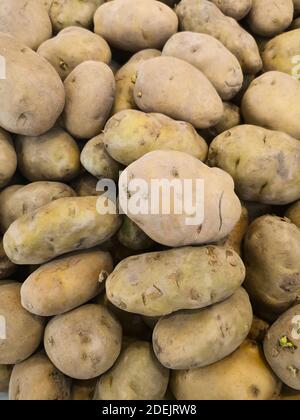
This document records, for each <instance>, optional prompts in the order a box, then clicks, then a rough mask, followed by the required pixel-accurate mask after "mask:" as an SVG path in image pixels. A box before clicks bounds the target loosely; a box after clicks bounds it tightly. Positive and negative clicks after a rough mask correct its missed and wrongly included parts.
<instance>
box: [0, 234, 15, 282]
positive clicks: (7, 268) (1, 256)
mask: <svg viewBox="0 0 300 420" xmlns="http://www.w3.org/2000/svg"><path fill="white" fill-rule="evenodd" d="M16 268H17V267H16V266H15V264H14V263H13V262H12V261H10V259H9V258H8V256H7V255H6V254H5V252H4V248H3V240H2V238H1V237H0V280H3V279H6V278H9V276H11V275H12V274H13V273H14V272H15V271H16Z"/></svg>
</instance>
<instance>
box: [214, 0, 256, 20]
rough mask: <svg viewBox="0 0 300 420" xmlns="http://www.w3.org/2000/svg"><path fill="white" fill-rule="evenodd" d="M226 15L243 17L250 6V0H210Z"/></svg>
mask: <svg viewBox="0 0 300 420" xmlns="http://www.w3.org/2000/svg"><path fill="white" fill-rule="evenodd" d="M211 1H212V3H214V4H215V5H216V6H218V8H219V9H220V10H221V11H222V12H223V13H224V15H226V16H230V17H232V18H233V19H235V20H241V19H243V18H244V17H245V16H246V15H247V14H248V13H249V11H250V9H251V7H252V0H239V1H236V0H211Z"/></svg>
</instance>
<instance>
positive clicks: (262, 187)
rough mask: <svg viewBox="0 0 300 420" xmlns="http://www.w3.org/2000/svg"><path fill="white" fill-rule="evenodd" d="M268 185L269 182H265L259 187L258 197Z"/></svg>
mask: <svg viewBox="0 0 300 420" xmlns="http://www.w3.org/2000/svg"><path fill="white" fill-rule="evenodd" d="M268 184H269V182H268V181H267V182H265V183H264V184H263V185H262V186H261V187H260V190H259V195H260V194H262V193H263V190H264V189H265V188H266V187H267V186H268Z"/></svg>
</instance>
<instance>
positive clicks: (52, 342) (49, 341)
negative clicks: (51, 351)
mask: <svg viewBox="0 0 300 420" xmlns="http://www.w3.org/2000/svg"><path fill="white" fill-rule="evenodd" d="M47 341H48V344H50V346H54V343H55V341H54V338H53V337H49V338H48V340H47Z"/></svg>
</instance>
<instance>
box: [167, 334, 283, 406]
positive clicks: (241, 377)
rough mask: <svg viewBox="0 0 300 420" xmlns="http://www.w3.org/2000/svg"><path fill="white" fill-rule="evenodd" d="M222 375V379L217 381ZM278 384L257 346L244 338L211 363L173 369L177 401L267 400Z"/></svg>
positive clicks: (172, 379) (277, 389)
mask: <svg viewBox="0 0 300 420" xmlns="http://www.w3.org/2000/svg"><path fill="white" fill-rule="evenodd" d="M220 378H222V380H220ZM279 390H280V384H279V382H278V380H277V378H276V377H275V375H274V374H273V373H272V371H271V370H270V369H269V367H268V366H267V364H266V362H265V360H264V358H263V357H262V355H261V351H260V348H259V346H258V345H257V344H256V343H255V342H253V341H248V340H246V341H245V342H244V343H243V344H242V345H241V347H240V348H239V349H238V350H236V351H235V352H234V353H233V354H232V355H230V356H228V357H226V358H225V359H223V360H221V361H220V362H217V363H215V364H213V365H211V366H208V367H204V368H198V369H189V370H181V371H176V372H173V375H172V377H171V391H172V392H173V394H174V395H175V397H176V399H177V400H242V401H243V400H253V401H256V400H259V401H260V400H270V399H273V398H274V397H276V396H277V395H278V393H279Z"/></svg>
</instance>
